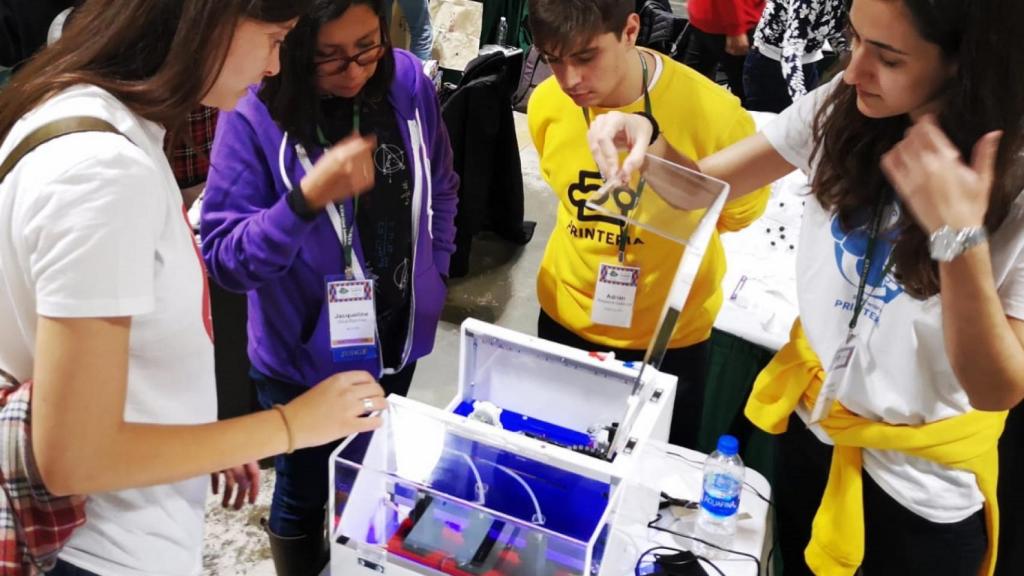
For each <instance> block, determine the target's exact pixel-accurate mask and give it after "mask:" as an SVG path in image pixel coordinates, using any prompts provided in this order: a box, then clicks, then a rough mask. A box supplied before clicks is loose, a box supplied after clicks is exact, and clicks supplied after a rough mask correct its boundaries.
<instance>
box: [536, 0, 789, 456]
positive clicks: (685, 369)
mask: <svg viewBox="0 0 1024 576" xmlns="http://www.w3.org/2000/svg"><path fill="white" fill-rule="evenodd" d="M633 6H634V4H633V2H632V0H581V1H576V2H565V1H564V0H531V1H530V4H529V10H530V27H531V30H533V35H534V40H535V42H536V45H537V47H538V48H539V49H540V50H541V54H543V57H544V58H545V59H546V60H547V62H548V63H549V64H550V65H551V70H552V71H553V73H554V76H553V77H551V78H548V79H547V80H545V81H544V82H542V83H541V84H540V85H539V86H537V89H536V90H535V91H534V93H533V96H532V97H531V99H530V105H529V108H528V110H529V113H528V120H529V126H530V134H531V136H532V137H533V143H534V144H535V145H536V147H537V152H538V153H539V155H540V171H541V175H542V176H543V177H544V179H545V180H546V181H547V183H548V184H549V185H550V186H551V188H552V189H553V190H554V192H555V194H556V196H557V198H558V207H557V212H558V214H557V223H556V225H555V227H554V230H553V231H552V233H551V237H550V239H549V240H548V245H547V248H546V249H545V251H544V258H543V260H542V261H541V265H540V271H539V272H538V274H537V297H538V299H539V301H540V307H541V310H540V315H539V318H538V322H537V334H538V336H540V337H541V338H545V339H547V340H552V341H555V342H559V343H561V344H567V345H569V346H574V347H576V348H581V349H584V350H595V351H614V352H615V355H616V358H618V359H620V360H641V359H643V357H644V352H645V350H646V349H647V347H648V345H649V344H650V343H651V340H652V338H653V335H654V333H655V327H656V325H657V323H658V319H659V317H660V315H661V311H662V306H663V304H664V303H665V300H666V298H667V297H668V292H669V288H670V286H671V283H672V278H673V272H674V270H675V268H674V266H675V265H676V264H677V263H678V262H679V261H680V258H681V257H682V250H683V249H682V248H681V247H680V246H679V245H678V244H676V243H675V242H673V241H671V240H668V239H666V238H663V237H661V236H658V235H657V234H654V233H651V232H648V231H646V230H641V229H637V228H635V227H623V226H620V221H619V220H616V219H614V218H611V217H608V216H604V215H602V214H599V213H597V212H595V211H593V210H590V209H589V208H587V207H586V201H587V198H588V196H589V194H590V193H592V192H596V191H597V189H598V188H600V186H601V172H599V171H598V169H597V166H596V165H595V164H594V159H593V156H592V154H591V152H590V148H589V146H588V145H587V126H588V124H590V123H591V122H594V121H596V120H598V119H600V118H601V117H603V116H604V115H605V114H607V113H609V112H611V111H617V112H622V113H624V114H630V115H634V116H636V115H647V116H649V117H653V118H656V119H657V122H658V123H659V124H660V125H662V126H665V130H664V131H663V132H661V133H660V134H659V136H658V139H657V140H656V141H655V142H654V149H655V152H654V153H655V154H656V155H657V154H658V151H660V150H662V149H664V148H667V147H670V146H672V147H678V148H680V149H683V150H686V151H687V153H688V154H690V155H692V156H697V157H703V156H706V155H709V154H712V153H714V152H716V151H718V150H720V149H722V148H725V147H726V146H729V145H730V144H732V143H734V142H737V141H739V140H742V139H743V138H745V137H747V136H749V135H750V134H753V133H754V122H753V120H752V119H751V117H750V115H749V114H748V113H747V112H746V111H744V110H743V108H741V107H740V103H739V100H737V99H736V98H735V97H734V96H732V95H730V94H729V93H728V92H726V91H725V90H723V89H722V88H721V87H720V86H718V85H717V84H715V83H713V82H711V81H710V80H708V79H707V78H705V77H704V76H701V75H700V74H698V73H697V72H695V71H694V70H692V69H690V68H688V67H686V66H683V65H682V64H679V63H678V62H675V61H674V60H672V59H670V58H668V57H667V56H665V55H663V54H659V53H656V52H652V51H650V50H647V49H642V48H638V47H637V46H636V44H635V43H636V38H637V35H638V33H639V28H640V18H639V16H638V15H637V14H636V13H635V12H634V11H633ZM649 138H650V135H648V139H649ZM653 188H654V190H657V186H653ZM768 193H769V192H768V189H767V188H765V189H762V190H760V191H758V192H757V193H755V194H751V195H749V196H747V197H746V198H743V199H742V200H739V201H737V202H730V203H729V204H728V205H726V206H725V208H724V209H723V210H722V214H721V217H720V219H719V221H718V228H717V231H716V232H714V233H713V234H712V237H711V240H710V243H709V245H708V247H707V254H706V255H705V257H704V260H703V263H702V265H701V267H700V270H699V272H698V273H697V277H696V281H695V283H694V285H693V288H692V290H691V292H690V295H689V298H688V300H687V302H686V307H685V308H684V310H683V311H682V314H681V316H680V318H679V321H678V322H677V324H676V327H675V330H674V331H673V333H672V336H671V339H670V341H669V349H668V351H667V352H666V353H665V359H664V361H663V362H662V364H661V370H662V371H664V372H666V373H669V374H672V375H674V376H677V377H678V379H679V384H678V388H677V391H676V400H675V406H674V409H673V417H672V426H671V431H670V434H669V440H670V441H671V442H672V443H673V444H677V445H680V446H686V447H694V446H695V444H696V441H697V432H698V429H699V427H700V421H701V411H702V406H703V398H704V374H705V371H706V369H705V366H706V364H707V357H708V339H709V338H710V336H711V326H712V324H713V323H714V320H715V316H717V314H718V310H719V308H720V307H721V304H722V291H721V282H722V276H723V275H724V273H725V254H724V252H723V251H722V244H721V238H720V237H719V233H718V231H723V232H724V231H733V230H740V229H742V228H743V227H745V226H747V225H748V224H750V223H751V222H753V221H754V220H755V219H757V217H758V216H760V215H761V214H762V213H763V212H764V208H765V205H766V203H767V201H768ZM646 197H647V198H651V199H657V198H658V197H657V195H656V194H649V196H646ZM665 209H668V206H667V205H666V206H665ZM602 271H605V272H606V273H608V274H610V273H611V272H616V273H619V272H621V273H623V274H630V275H633V274H636V276H637V278H638V282H637V291H636V296H635V299H634V301H633V302H630V303H629V306H626V307H623V308H622V309H620V310H618V311H611V310H607V309H605V308H603V307H602V306H601V305H599V303H598V302H597V294H598V292H599V291H601V290H605V289H606V286H605V283H604V282H603V280H601V279H602V278H604V277H605V276H606V274H604V273H602Z"/></svg>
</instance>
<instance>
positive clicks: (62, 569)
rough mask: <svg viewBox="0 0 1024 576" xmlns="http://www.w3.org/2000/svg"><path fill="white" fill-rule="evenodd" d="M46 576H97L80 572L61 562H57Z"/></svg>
mask: <svg viewBox="0 0 1024 576" xmlns="http://www.w3.org/2000/svg"><path fill="white" fill-rule="evenodd" d="M46 576H98V575H97V574H96V573H95V572H89V571H88V570H82V569H81V568H79V567H77V566H75V565H73V564H68V563H67V562H65V561H63V560H57V566H56V567H54V569H53V570H50V571H49V572H47V573H46Z"/></svg>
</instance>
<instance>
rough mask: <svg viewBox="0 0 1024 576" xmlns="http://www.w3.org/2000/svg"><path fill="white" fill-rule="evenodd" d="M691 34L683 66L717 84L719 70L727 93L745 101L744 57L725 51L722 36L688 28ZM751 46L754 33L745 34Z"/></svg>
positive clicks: (723, 36)
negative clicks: (726, 86) (724, 78)
mask: <svg viewBox="0 0 1024 576" xmlns="http://www.w3.org/2000/svg"><path fill="white" fill-rule="evenodd" d="M690 29H691V31H692V34H691V36H690V41H689V42H688V43H687V45H686V54H685V55H684V56H683V64H686V65H687V66H689V67H690V68H693V69H694V70H696V71H697V72H700V73H701V74H703V75H705V76H707V77H708V78H710V79H711V81H712V82H717V81H718V79H717V76H718V69H719V68H721V69H722V72H723V73H724V74H725V77H726V79H727V80H728V83H729V91H730V92H732V93H733V94H735V95H736V97H737V98H739V99H740V100H741V101H745V100H746V93H745V92H744V90H743V62H744V61H745V60H746V56H733V55H732V54H729V53H727V52H726V51H725V35H724V34H708V33H707V32H702V31H700V30H698V29H697V28H695V27H693V26H690ZM747 39H748V40H750V44H751V46H753V44H754V31H753V30H751V31H749V32H747Z"/></svg>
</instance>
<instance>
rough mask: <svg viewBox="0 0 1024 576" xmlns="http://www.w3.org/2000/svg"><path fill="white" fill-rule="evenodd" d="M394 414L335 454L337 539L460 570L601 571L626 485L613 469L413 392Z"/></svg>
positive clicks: (379, 558)
mask: <svg viewBox="0 0 1024 576" xmlns="http://www.w3.org/2000/svg"><path fill="white" fill-rule="evenodd" d="M384 420H385V423H384V425H383V426H382V427H381V428H380V429H378V430H377V431H375V432H372V433H368V434H360V435H359V436H356V437H354V438H351V439H349V440H348V441H347V442H346V443H345V444H343V445H342V446H341V447H340V448H339V449H338V451H337V452H336V453H335V457H334V458H333V459H332V464H331V467H332V483H333V485H332V490H333V497H332V502H333V505H334V509H333V515H334V518H333V522H332V537H333V539H334V540H335V541H336V542H340V543H343V544H345V545H347V546H350V547H353V548H355V549H356V550H357V551H358V552H359V553H360V554H361V555H363V556H365V557H367V558H370V559H373V560H372V561H373V562H375V563H379V564H382V562H383V560H384V559H387V561H389V562H398V563H409V564H416V565H423V566H428V567H431V568H433V569H435V570H439V571H441V572H444V573H451V574H465V573H467V572H469V573H479V574H483V573H485V572H487V571H488V570H492V569H496V568H498V567H499V566H500V565H511V564H510V563H514V562H520V563H526V564H527V565H529V566H534V565H536V566H537V567H538V568H539V567H541V566H543V567H545V568H544V569H545V570H547V569H548V568H557V570H559V572H558V573H564V574H581V575H582V574H590V573H591V572H590V567H591V565H592V562H594V560H595V557H598V558H599V556H600V555H601V554H602V553H603V546H602V543H603V541H604V538H605V537H606V535H607V528H606V525H607V520H608V517H609V516H610V514H611V508H612V500H613V498H614V497H615V494H616V493H617V492H616V490H615V485H616V484H617V479H615V478H613V477H611V476H610V474H609V473H608V472H607V471H602V470H601V469H600V467H597V466H595V467H592V468H591V467H587V466H585V465H582V466H581V465H579V464H578V463H577V464H576V465H573V466H567V465H565V464H563V463H561V462H560V461H559V460H558V459H557V458H552V457H550V456H549V455H545V453H544V448H543V447H541V446H539V443H537V442H536V441H535V440H532V439H530V438H526V437H522V436H517V435H515V434H511V433H509V432H507V431H504V430H500V429H497V428H494V427H491V426H488V425H485V424H481V423H478V422H472V421H466V420H463V419H461V418H460V417H458V416H456V415H453V414H449V413H446V412H444V411H441V410H437V409H435V408H432V407H429V406H425V405H422V404H419V403H416V402H414V401H409V400H406V399H404V398H393V399H392V402H391V406H390V408H389V410H388V411H387V413H386V415H385V416H384ZM534 443H536V444H537V445H533V444H534ZM527 573H542V572H534V571H533V569H532V568H531V569H530V570H528V572H527Z"/></svg>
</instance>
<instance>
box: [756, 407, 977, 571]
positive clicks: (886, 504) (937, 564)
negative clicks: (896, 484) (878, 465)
mask: <svg viewBox="0 0 1024 576" xmlns="http://www.w3.org/2000/svg"><path fill="white" fill-rule="evenodd" d="M778 447H779V458H778V466H777V468H776V470H777V473H776V476H777V477H776V479H775V486H774V488H775V506H776V508H775V514H776V515H775V517H776V520H777V523H778V531H779V548H780V552H781V553H782V561H783V573H784V574H785V575H786V576H793V575H800V574H811V571H810V569H809V568H808V567H807V564H806V562H805V561H804V548H806V547H807V543H808V542H809V541H810V539H811V522H812V520H813V519H814V513H815V512H816V511H817V509H818V504H819V503H820V502H821V496H822V494H823V493H824V491H825V483H826V481H827V480H828V470H829V465H830V463H831V461H832V447H831V446H828V445H826V444H822V443H821V442H820V441H818V439H817V437H816V436H814V434H813V433H812V432H811V431H810V430H808V429H807V427H806V426H805V425H804V423H803V422H802V421H801V420H800V419H799V418H798V417H796V416H795V415H794V416H792V417H791V418H790V420H789V429H788V430H787V431H786V432H785V433H784V434H782V435H781V436H780V437H779V443H778ZM864 535H865V541H864V562H863V564H861V568H862V574H863V576H888V575H889V574H899V575H901V576H912V575H915V574H921V575H931V574H942V575H943V576H959V575H963V576H977V574H978V570H979V568H980V567H981V562H982V560H983V559H984V557H985V550H986V547H987V546H988V536H987V532H986V529H985V516H984V512H983V511H980V510H979V511H978V512H977V513H975V514H973V515H971V516H969V517H968V518H966V519H965V520H962V521H960V522H955V523H953V524H938V523H935V522H931V521H928V520H926V519H924V518H922V517H920V516H918V515H917V514H915V513H913V512H911V511H910V510H907V509H906V508H904V507H903V505H902V504H900V503H899V502H897V501H896V500H894V499H893V498H892V497H890V496H889V495H888V494H886V493H885V491H883V490H882V489H881V488H880V487H879V486H878V484H877V483H875V481H874V480H872V479H871V475H870V474H867V473H865V474H864Z"/></svg>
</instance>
